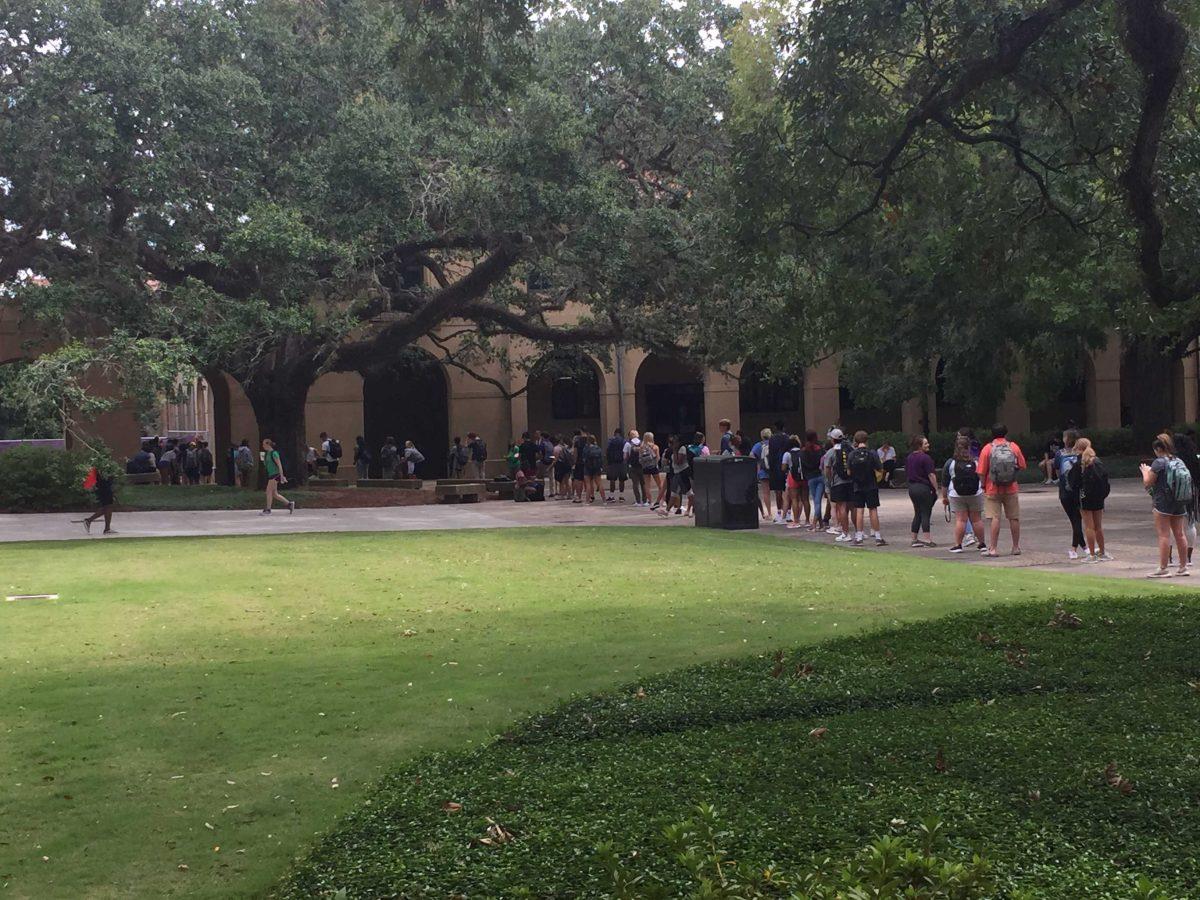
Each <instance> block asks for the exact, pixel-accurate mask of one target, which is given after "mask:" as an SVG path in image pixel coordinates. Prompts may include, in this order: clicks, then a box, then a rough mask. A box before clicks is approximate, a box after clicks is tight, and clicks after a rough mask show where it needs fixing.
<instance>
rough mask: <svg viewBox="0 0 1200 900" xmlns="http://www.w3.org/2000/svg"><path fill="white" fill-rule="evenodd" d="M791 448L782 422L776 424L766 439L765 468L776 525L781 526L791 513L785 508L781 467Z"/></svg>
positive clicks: (788, 436) (788, 435)
mask: <svg viewBox="0 0 1200 900" xmlns="http://www.w3.org/2000/svg"><path fill="white" fill-rule="evenodd" d="M791 446H792V436H791V435H790V434H788V433H787V432H786V430H785V429H784V427H783V422H776V423H775V427H774V428H772V429H771V436H770V437H769V438H767V457H768V462H769V463H770V465H769V466H768V468H767V473H768V476H767V480H768V482H769V483H770V486H771V492H772V493H774V494H775V518H774V520H773V521H774V522H775V524H776V525H783V524H784V523H785V522H787V521H789V520H790V519H791V511H790V510H788V509H786V508H785V505H786V499H787V498H786V497H785V496H784V495H785V494H786V492H787V473H786V472H784V471H783V466H782V465H781V463H782V460H783V454H785V453H787V451H788V449H789V448H790V447H791Z"/></svg>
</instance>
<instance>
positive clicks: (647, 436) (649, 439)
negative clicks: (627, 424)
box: [642, 431, 654, 444]
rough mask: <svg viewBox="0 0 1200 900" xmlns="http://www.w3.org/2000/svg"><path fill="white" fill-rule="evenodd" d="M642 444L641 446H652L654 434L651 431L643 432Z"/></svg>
mask: <svg viewBox="0 0 1200 900" xmlns="http://www.w3.org/2000/svg"><path fill="white" fill-rule="evenodd" d="M642 443H643V444H653V443H654V432H653V431H643V432H642Z"/></svg>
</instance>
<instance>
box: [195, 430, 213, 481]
mask: <svg viewBox="0 0 1200 900" xmlns="http://www.w3.org/2000/svg"><path fill="white" fill-rule="evenodd" d="M197 454H198V455H199V457H200V483H201V484H212V483H213V468H214V467H215V466H214V463H215V460H213V454H212V451H211V450H210V449H208V441H201V442H200V449H199V450H198V451H197Z"/></svg>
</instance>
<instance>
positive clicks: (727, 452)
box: [717, 419, 735, 456]
mask: <svg viewBox="0 0 1200 900" xmlns="http://www.w3.org/2000/svg"><path fill="white" fill-rule="evenodd" d="M717 428H718V430H720V432H721V443H720V445H719V449H718V450H717V454H718V455H719V456H733V439H734V437H735V435H734V433H733V431H732V430H731V429H732V428H733V423H732V422H730V421H729V420H728V419H722V420H721V421H720V422H718V423H717Z"/></svg>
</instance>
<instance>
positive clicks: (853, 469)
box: [846, 447, 878, 488]
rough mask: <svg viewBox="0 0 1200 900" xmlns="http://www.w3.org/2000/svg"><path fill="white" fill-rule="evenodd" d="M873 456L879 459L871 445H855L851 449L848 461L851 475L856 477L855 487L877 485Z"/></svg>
mask: <svg viewBox="0 0 1200 900" xmlns="http://www.w3.org/2000/svg"><path fill="white" fill-rule="evenodd" d="M872 457H875V459H878V457H876V456H875V454H874V452H873V451H872V450H871V449H870V448H869V447H855V448H854V449H853V450H851V451H850V455H849V457H848V459H847V461H846V462H847V464H848V465H849V467H850V477H851V478H853V479H854V485H855V487H859V488H872V487H874V486H875V463H874V461H873V460H872Z"/></svg>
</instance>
